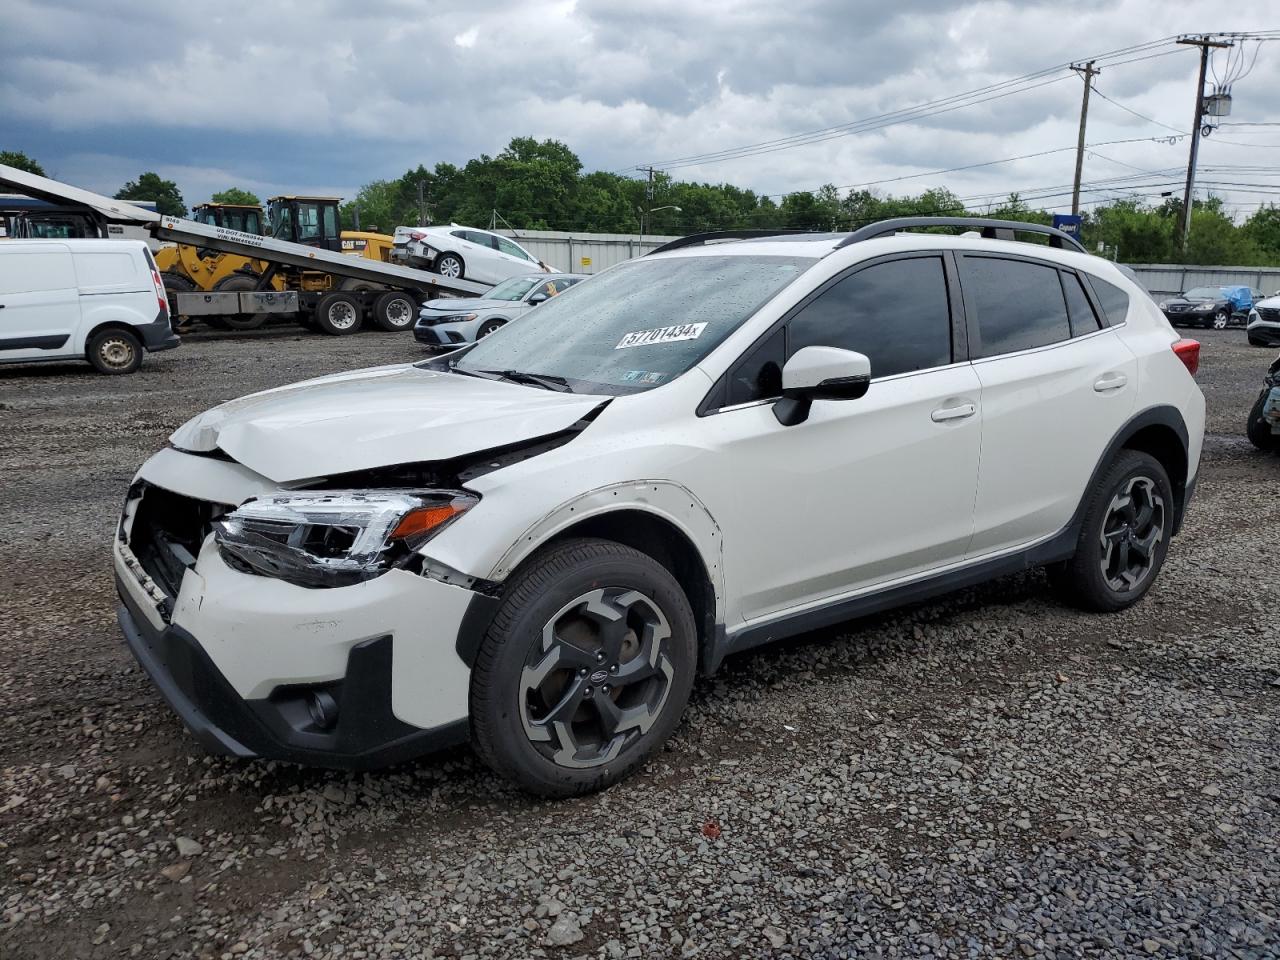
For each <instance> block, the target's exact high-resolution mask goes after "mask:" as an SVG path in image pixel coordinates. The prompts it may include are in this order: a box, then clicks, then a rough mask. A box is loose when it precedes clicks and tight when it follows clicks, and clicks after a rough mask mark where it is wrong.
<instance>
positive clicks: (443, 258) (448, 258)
mask: <svg viewBox="0 0 1280 960" xmlns="http://www.w3.org/2000/svg"><path fill="white" fill-rule="evenodd" d="M466 268H467V265H466V264H465V263H463V261H462V258H461V257H460V256H458V255H457V254H456V253H442V254H440V255H439V256H438V257H436V262H435V264H434V265H433V266H432V269H433V270H435V272H436V273H438V274H440V276H442V277H448V278H449V279H450V280H461V279H462V278H463V277H464V276H465V275H466Z"/></svg>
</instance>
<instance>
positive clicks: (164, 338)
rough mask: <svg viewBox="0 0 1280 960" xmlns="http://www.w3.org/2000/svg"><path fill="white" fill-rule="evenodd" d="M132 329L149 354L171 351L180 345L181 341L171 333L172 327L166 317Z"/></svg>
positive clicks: (160, 317)
mask: <svg viewBox="0 0 1280 960" xmlns="http://www.w3.org/2000/svg"><path fill="white" fill-rule="evenodd" d="M133 329H134V331H135V332H136V333H137V334H138V336H139V337H140V338H141V339H142V345H143V346H144V347H146V348H147V350H148V351H149V352H150V353H155V352H157V351H159V350H172V349H173V348H174V347H176V346H178V344H180V343H182V339H181V338H180V337H179V336H178V335H177V334H176V333H174V332H173V327H172V326H171V325H170V324H169V318H168V317H167V316H159V317H157V318H156V319H155V320H153V321H152V322H151V323H143V324H139V325H138V326H135V327H134V328H133Z"/></svg>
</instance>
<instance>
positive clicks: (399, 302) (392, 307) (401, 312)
mask: <svg viewBox="0 0 1280 960" xmlns="http://www.w3.org/2000/svg"><path fill="white" fill-rule="evenodd" d="M417 319H418V301H417V300H415V299H414V298H413V296H412V295H411V294H408V293H404V292H402V291H400V290H391V291H388V292H387V293H384V294H383V295H382V296H380V297H379V298H378V299H377V301H376V302H375V303H374V305H373V322H374V323H375V324H376V325H377V327H378V329H380V330H386V331H388V332H391V333H395V332H397V331H400V330H408V329H410V328H411V327H412V326H413V325H414V323H415V322H417Z"/></svg>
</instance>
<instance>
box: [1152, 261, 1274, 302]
mask: <svg viewBox="0 0 1280 960" xmlns="http://www.w3.org/2000/svg"><path fill="white" fill-rule="evenodd" d="M1130 266H1131V267H1132V269H1133V272H1134V273H1136V274H1137V275H1138V279H1139V280H1141V281H1142V282H1143V283H1145V284H1146V285H1147V289H1148V290H1150V291H1151V294H1152V296H1155V297H1160V296H1170V295H1172V294H1176V293H1181V292H1182V291H1184V290H1190V289H1191V288H1192V287H1227V286H1231V287H1235V286H1240V287H1253V288H1254V289H1256V290H1261V291H1262V292H1263V293H1265V294H1267V295H1268V296H1270V295H1271V294H1273V293H1275V292H1276V291H1277V290H1280V267H1198V266H1184V265H1182V264H1176V263H1134V264H1130Z"/></svg>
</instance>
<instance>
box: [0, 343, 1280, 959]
mask: <svg viewBox="0 0 1280 960" xmlns="http://www.w3.org/2000/svg"><path fill="white" fill-rule="evenodd" d="M1200 336H1201V339H1202V340H1203V341H1204V342H1205V350H1204V363H1203V367H1202V372H1201V376H1200V382H1201V384H1202V386H1203V388H1204V390H1205V392H1206V394H1207V395H1208V398H1209V412H1210V426H1209V429H1210V432H1211V436H1210V437H1209V438H1208V440H1207V443H1206V451H1205V459H1204V463H1203V466H1202V473H1201V481H1200V487H1199V492H1198V495H1197V498H1196V502H1195V503H1194V505H1193V509H1192V512H1191V516H1190V519H1189V521H1188V525H1187V527H1186V529H1185V531H1184V533H1183V535H1182V536H1181V537H1180V538H1179V539H1178V540H1177V541H1175V543H1174V547H1173V550H1172V552H1171V554H1170V557H1169V562H1168V564H1167V566H1166V567H1165V571H1164V573H1163V576H1162V578H1161V580H1160V582H1159V583H1158V584H1157V586H1156V588H1155V590H1154V591H1153V593H1152V594H1151V596H1150V597H1149V598H1148V599H1147V600H1146V601H1145V602H1143V603H1142V604H1140V605H1139V606H1138V607H1137V608H1135V609H1133V610H1131V611H1128V612H1126V613H1124V614H1121V615H1117V616H1111V617H1099V616H1088V615H1084V614H1079V613H1075V612H1072V611H1067V610H1064V609H1062V608H1060V607H1058V606H1055V605H1054V603H1053V602H1052V600H1051V599H1050V598H1049V597H1048V595H1047V590H1046V587H1045V583H1044V581H1043V578H1042V577H1040V576H1039V575H1031V576H1020V577H1015V578H1010V579H1006V580H1002V581H999V582H997V583H994V584H991V585H988V586H986V587H983V588H980V589H977V590H970V591H966V592H963V593H960V594H957V595H955V596H953V597H950V598H948V599H946V600H944V601H942V602H938V603H933V604H927V605H922V606H918V607H914V608H911V609H908V610H905V611H900V612H898V613H895V614H892V615H887V616H882V617H876V618H872V619H870V620H866V621H862V622H858V623H854V624H848V625H845V626H844V627H842V628H840V629H837V630H831V631H826V632H824V633H823V634H820V635H816V634H815V635H810V636H807V637H804V638H801V639H800V640H798V641H795V642H791V643H788V644H785V645H783V646H780V647H773V648H766V649H763V650H760V651H757V652H754V653H752V654H750V655H745V656H742V657H738V658H736V659H735V660H733V661H731V662H730V663H729V664H728V665H727V667H726V669H725V670H724V672H723V673H722V674H721V675H719V676H718V677H717V678H716V679H715V680H713V681H711V682H706V683H703V684H702V685H701V686H700V687H699V688H698V689H697V690H696V691H695V695H694V702H693V704H692V706H691V709H690V712H689V715H688V717H687V719H686V722H685V724H684V726H683V727H682V729H681V731H680V733H679V735H678V736H677V738H676V739H675V741H674V742H673V743H672V744H671V745H670V749H669V750H668V751H667V752H666V753H665V754H664V755H663V756H662V757H661V759H660V760H659V761H658V762H656V763H653V764H651V765H650V766H649V767H648V768H647V769H646V770H645V771H644V773H642V775H640V776H639V777H637V778H636V779H634V780H632V781H630V782H628V783H626V784H624V785H622V786H619V787H616V788H615V789H613V790H610V791H608V792H607V793H604V794H602V795H599V796H595V797H590V798H587V799H583V800H579V801H574V802H569V803H559V804H550V803H542V802H535V801H532V800H529V799H527V798H525V797H523V796H521V795H518V794H516V793H515V792H513V791H512V790H510V789H509V788H507V787H506V786H504V785H502V784H501V783H499V782H498V781H497V780H495V779H494V778H493V777H492V776H491V775H489V774H488V773H487V772H486V771H485V770H484V769H483V768H482V767H481V766H480V765H479V763H478V762H477V761H476V760H475V759H474V758H473V757H472V756H471V754H470V752H469V751H467V750H458V751H455V752H453V753H450V754H447V755H444V756H437V757H432V758H429V759H426V760H423V761H421V762H418V763H415V764H410V765H407V766H404V767H401V768H398V769H395V770H392V771H388V772H385V773H379V774H372V775H346V774H340V773H333V772H325V771H315V770H303V769H299V768H296V767H292V766H288V765H282V764H275V763H265V762H253V763H243V762H231V761H227V760H222V759H216V758H212V757H209V756H207V755H206V754H204V753H203V752H202V750H201V749H200V748H199V747H197V746H196V745H195V744H194V743H193V742H192V740H191V739H190V738H189V737H188V736H187V734H186V733H185V732H184V730H183V729H182V727H181V726H180V724H179V723H178V721H177V720H176V719H175V718H174V717H173V715H172V714H171V713H170V712H169V710H168V709H167V708H166V707H165V706H164V705H163V703H162V702H161V700H160V698H159V696H158V695H157V694H156V693H155V692H154V691H153V689H152V688H151V686H150V684H149V682H148V681H147V680H146V678H145V677H144V676H143V675H142V673H141V672H140V671H139V669H138V668H137V667H136V666H135V665H134V663H133V661H132V659H131V658H130V657H129V655H128V654H127V652H126V650H125V648H124V646H123V645H122V643H121V641H120V637H119V632H118V629H117V627H116V623H115V616H114V607H115V599H114V590H113V587H112V582H111V576H110V562H109V553H108V544H109V541H110V537H111V535H112V530H113V527H114V524H115V521H116V515H117V512H118V510H119V506H120V501H121V498H122V496H123V494H124V491H125V487H126V485H127V483H128V480H129V478H130V476H131V474H132V472H133V471H134V469H135V468H136V466H137V465H138V464H139V463H140V462H141V461H142V460H143V459H145V457H147V456H148V455H149V454H150V453H151V452H153V451H154V450H156V449H158V448H159V447H161V446H162V445H163V444H164V443H165V438H166V436H167V434H168V433H169V432H170V431H171V430H172V429H173V428H174V427H176V426H177V425H178V424H179V423H180V422H181V421H183V420H184V419H186V418H187V417H188V416H190V415H192V414H194V413H196V412H198V411H200V410H201V409H203V408H205V407H207V406H210V405H211V404H213V403H215V402H217V401H220V400H224V399H227V398H230V397H233V396H236V395H239V394H243V393H246V392H249V391H251V390H257V389H262V388H265V387H270V386H275V385H278V384H282V383H286V382H289V381H292V380H297V379H301V378H303V377H306V376H311V375H316V374H322V373H328V372H331V371H336V370H342V369H348V368H353V367H357V366H364V365H372V364H376V363H384V362H389V361H397V360H402V359H407V358H414V357H416V356H419V355H420V354H419V352H418V350H417V348H416V347H415V346H414V345H413V344H412V342H411V341H409V340H408V338H406V337H403V336H401V337H397V336H393V335H385V334H384V335H378V334H362V335H360V336H357V337H353V338H348V339H328V338H324V337H319V336H310V335H308V336H297V335H294V334H293V333H292V332H291V331H276V332H267V333H263V334H260V335H258V336H256V337H249V338H235V337H233V336H227V335H223V336H217V335H197V336H193V337H191V338H189V340H188V342H187V343H186V344H184V346H183V347H182V349H180V350H177V351H174V352H171V353H168V354H162V355H158V356H154V357H151V358H149V359H148V361H147V363H146V365H145V366H144V367H143V369H142V371H141V372H140V373H139V374H137V375H136V376H133V377H128V378H119V379H113V378H107V377H101V376H98V375H95V374H93V373H92V372H90V371H89V368H88V367H87V366H80V365H65V366H62V365H59V366H43V367H40V366H31V367H21V368H19V367H10V368H0V491H3V495H2V496H0V655H2V656H3V659H4V664H5V669H4V670H3V672H2V673H0V956H3V957H5V958H11V960H18V958H32V957H42V958H44V957H58V958H65V957H108V956H110V957H116V956H141V957H169V956H190V955H195V956H202V957H239V956H245V957H276V956H304V955H305V956H322V957H339V956H342V957H374V956H378V957H381V956H404V957H423V956H432V955H435V956H445V957H480V956H500V957H528V956H547V957H553V958H558V957H576V956H589V957H596V956H599V957H605V958H615V957H653V956H699V957H738V956H820V957H831V956H842V957H843V956H849V957H852V956H858V957H865V956H934V957H959V956H964V957H970V956H982V955H1012V956H1028V957H1035V956H1058V957H1075V956H1081V955H1086V956H1107V957H1113V956H1124V955H1139V956H1167V957H1174V956H1177V957H1189V956H1215V957H1216V956H1232V957H1258V956H1280V857H1278V854H1280V849H1278V846H1280V760H1278V759H1277V751H1276V747H1277V743H1278V742H1280V652H1278V651H1277V637H1278V635H1280V627H1278V625H1280V613H1278V612H1277V611H1280V577H1277V571H1280V495H1278V493H1280V484H1278V482H1277V481H1280V459H1277V458H1273V457H1268V456H1261V455H1258V454H1256V453H1255V452H1254V451H1253V449H1252V448H1251V447H1249V446H1248V444H1247V443H1246V442H1245V441H1244V440H1243V437H1242V427H1243V418H1244V413H1245V411H1246V410H1247V408H1248V406H1249V403H1250V402H1251V401H1252V398H1253V396H1254V395H1255V392H1256V390H1257V389H1258V385H1259V383H1260V380H1261V376H1262V373H1263V371H1264V369H1265V366H1266V363H1267V361H1268V360H1269V359H1270V357H1271V356H1272V353H1271V352H1270V351H1266V350H1260V349H1252V348H1249V347H1248V346H1246V345H1245V343H1244V334H1243V332H1242V331H1239V330H1229V331H1222V332H1220V333H1219V332H1212V331H1210V332H1205V333H1203V334H1201V335H1200Z"/></svg>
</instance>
